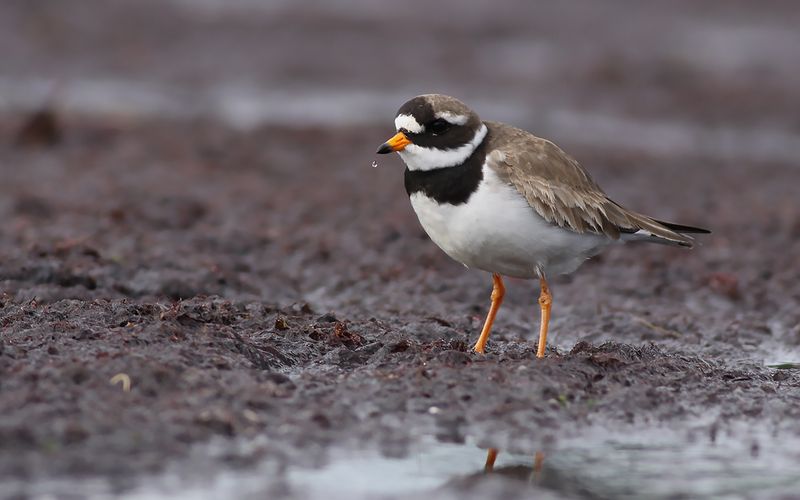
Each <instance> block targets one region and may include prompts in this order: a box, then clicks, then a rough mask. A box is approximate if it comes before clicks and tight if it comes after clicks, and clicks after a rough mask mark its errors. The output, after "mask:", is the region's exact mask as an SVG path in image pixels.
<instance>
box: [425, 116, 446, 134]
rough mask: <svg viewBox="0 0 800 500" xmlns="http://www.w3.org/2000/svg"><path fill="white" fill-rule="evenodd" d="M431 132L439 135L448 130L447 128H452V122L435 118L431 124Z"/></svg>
mask: <svg viewBox="0 0 800 500" xmlns="http://www.w3.org/2000/svg"><path fill="white" fill-rule="evenodd" d="M430 127H431V132H433V135H439V134H443V133H445V132H447V129H449V128H450V123H449V122H448V121H447V120H442V119H441V118H439V119H437V120H434V121H433V122H432V123H431V125H430Z"/></svg>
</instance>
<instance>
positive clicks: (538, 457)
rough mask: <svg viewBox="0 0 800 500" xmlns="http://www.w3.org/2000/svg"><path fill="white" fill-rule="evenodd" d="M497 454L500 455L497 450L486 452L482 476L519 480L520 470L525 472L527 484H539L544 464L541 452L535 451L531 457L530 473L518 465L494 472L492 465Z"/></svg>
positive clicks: (492, 449)
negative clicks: (500, 476)
mask: <svg viewBox="0 0 800 500" xmlns="http://www.w3.org/2000/svg"><path fill="white" fill-rule="evenodd" d="M498 453H500V450H498V449H497V448H489V449H488V450H487V451H486V463H485V464H484V466H483V473H484V474H490V473H497V474H502V475H504V476H511V477H514V478H519V476H520V474H519V472H520V469H522V471H523V472H525V475H526V477H527V480H528V482H530V483H535V484H539V482H540V481H541V477H542V465H543V464H544V452H543V451H537V452H536V453H535V454H534V455H533V461H532V463H531V467H530V471H527V470H526V469H525V467H520V466H519V465H517V466H513V467H506V468H503V469H499V470H495V469H494V463H495V462H496V461H497V455H498Z"/></svg>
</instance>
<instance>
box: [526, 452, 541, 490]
mask: <svg viewBox="0 0 800 500" xmlns="http://www.w3.org/2000/svg"><path fill="white" fill-rule="evenodd" d="M542 464H544V452H543V451H537V452H536V455H534V457H533V468H532V469H531V477H530V478H528V482H530V483H536V484H539V483H540V482H541V481H542Z"/></svg>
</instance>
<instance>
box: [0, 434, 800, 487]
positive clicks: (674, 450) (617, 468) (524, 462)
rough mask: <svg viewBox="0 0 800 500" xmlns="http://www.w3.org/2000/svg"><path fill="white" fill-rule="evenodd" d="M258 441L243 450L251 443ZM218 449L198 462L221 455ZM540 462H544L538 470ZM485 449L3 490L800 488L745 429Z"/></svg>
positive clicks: (784, 440)
mask: <svg viewBox="0 0 800 500" xmlns="http://www.w3.org/2000/svg"><path fill="white" fill-rule="evenodd" d="M252 445H253V443H240V446H244V447H247V446H252ZM226 447H229V445H226V444H222V443H216V444H212V445H210V446H203V447H201V448H198V449H197V450H196V452H197V455H198V456H201V455H204V456H206V457H213V456H215V455H219V454H224V453H225V448H226ZM537 454H538V455H539V456H540V458H539V459H538V460H539V461H540V462H541V463H540V465H536V462H537ZM486 460H487V449H486V448H483V447H479V446H477V445H476V444H475V443H474V442H472V441H471V440H468V442H467V443H465V444H454V443H440V442H437V441H436V440H435V439H433V438H425V439H422V440H421V441H420V442H418V443H417V444H416V445H415V446H414V447H413V448H412V449H411V451H410V452H409V453H408V454H407V455H406V456H404V457H402V458H392V457H386V456H383V455H382V454H381V453H380V452H378V451H376V450H371V449H370V450H364V449H362V450H358V449H338V450H331V451H330V452H329V453H328V454H327V455H326V456H325V457H324V458H323V457H321V464H320V465H318V466H313V465H304V466H297V465H296V466H290V467H286V468H284V467H282V466H278V465H277V463H276V460H274V459H272V458H269V457H268V458H266V459H265V460H264V461H262V462H261V463H260V464H258V465H256V466H255V467H253V468H250V469H247V470H227V471H218V470H217V471H216V472H213V473H210V474H198V463H199V462H198V460H196V459H195V460H193V461H187V462H179V463H175V464H173V465H172V466H170V467H169V469H168V470H167V471H166V472H164V473H163V474H160V475H157V476H152V477H149V478H143V479H141V480H139V481H137V482H136V483H135V484H130V485H125V484H120V483H119V482H117V483H116V484H113V483H110V482H108V481H107V480H103V479H93V480H84V481H58V482H47V483H38V484H34V485H27V486H24V487H23V486H22V485H21V484H18V485H16V488H14V489H8V486H7V487H6V489H0V493H3V494H6V493H9V492H10V491H14V492H15V493H25V494H27V495H30V496H31V497H32V498H48V497H49V496H50V495H65V494H69V495H76V496H81V497H83V496H85V497H88V498H98V499H100V498H109V497H112V496H115V495H117V494H120V493H124V494H125V496H126V497H127V498H138V499H157V498H187V499H188V498H209V499H210V498H224V497H228V498H233V497H237V498H251V497H252V498H255V497H264V495H269V496H271V497H276V498H310V499H314V498H320V499H321V498H326V499H361V498H363V499H367V498H419V497H420V496H424V497H426V498H432V497H435V498H481V497H485V496H486V495H489V496H491V495H500V494H502V495H504V496H505V497H511V498H513V497H531V495H536V497H538V498H542V497H545V498H547V497H553V498H643V497H646V498H655V499H661V498H663V499H667V498H776V497H779V496H781V495H786V496H791V495H794V494H796V492H798V491H800V473H798V471H797V463H798V460H800V436H796V435H792V434H791V433H789V432H788V431H778V430H777V429H772V430H769V429H763V428H747V427H745V426H739V427H737V428H735V429H734V428H731V429H727V430H724V431H723V430H714V429H713V428H712V427H708V426H698V427H696V428H695V430H694V431H691V432H689V433H688V434H687V433H684V432H677V431H673V430H670V429H663V428H654V429H640V430H638V431H635V432H631V433H626V434H619V433H612V432H606V431H604V430H602V429H597V428H595V429H592V430H590V431H589V430H587V431H586V432H583V433H581V434H580V435H576V436H575V437H573V438H571V439H568V440H562V441H560V442H559V443H558V444H557V445H555V446H553V447H552V448H551V449H548V450H546V451H543V450H539V451H536V450H531V451H530V453H522V452H518V451H517V452H508V451H504V450H499V452H498V454H497V458H496V460H495V462H494V465H493V468H492V470H491V471H487V470H486V468H485V466H486ZM200 468H202V466H201V467H200Z"/></svg>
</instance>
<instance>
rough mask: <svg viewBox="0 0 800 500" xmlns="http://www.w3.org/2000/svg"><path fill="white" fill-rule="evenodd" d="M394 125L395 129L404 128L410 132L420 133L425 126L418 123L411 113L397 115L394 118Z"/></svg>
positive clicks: (423, 130)
mask: <svg viewBox="0 0 800 500" xmlns="http://www.w3.org/2000/svg"><path fill="white" fill-rule="evenodd" d="M394 127H395V128H396V129H397V130H400V129H401V128H404V129H406V130H408V131H409V132H411V133H412V134H421V133H423V132H425V127H423V126H422V125H420V124H419V122H418V121H417V120H416V119H414V117H413V116H411V115H397V118H395V119H394Z"/></svg>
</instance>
